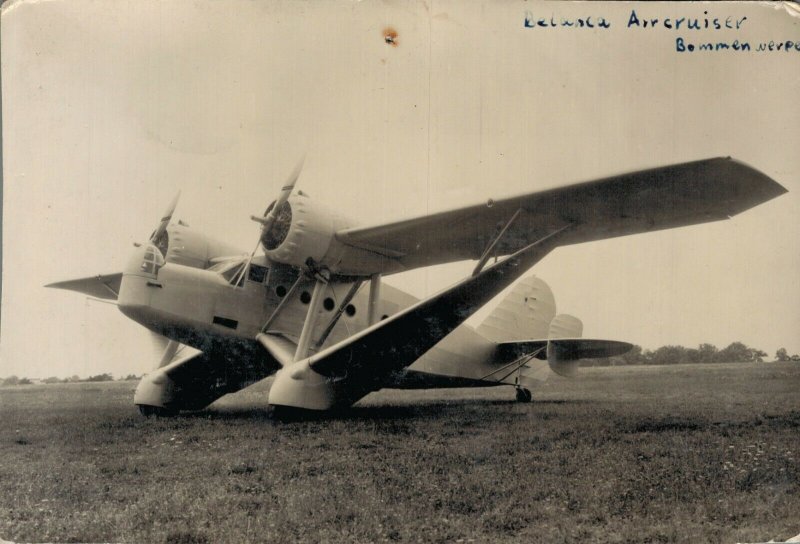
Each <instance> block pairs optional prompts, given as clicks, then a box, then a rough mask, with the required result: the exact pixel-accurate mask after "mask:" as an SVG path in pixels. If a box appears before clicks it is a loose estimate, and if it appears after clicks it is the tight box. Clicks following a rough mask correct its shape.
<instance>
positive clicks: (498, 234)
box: [472, 208, 522, 276]
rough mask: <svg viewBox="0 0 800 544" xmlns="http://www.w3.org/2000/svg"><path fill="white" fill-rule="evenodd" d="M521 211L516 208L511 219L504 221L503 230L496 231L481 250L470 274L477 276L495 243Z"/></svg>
mask: <svg viewBox="0 0 800 544" xmlns="http://www.w3.org/2000/svg"><path fill="white" fill-rule="evenodd" d="M521 211H522V208H517V211H516V212H514V215H512V216H511V219H509V220H508V222H507V223H506V226H505V227H503V230H501V231H500V232H499V233H497V236H495V237H494V240H492V241H491V242H490V243H489V245H488V246H487V247H486V249H485V250H484V252H483V255H481V258H480V259H479V260H478V264H476V265H475V269H474V270H473V271H472V275H473V276H477V275H478V274H480V272H481V270H483V267H484V265H485V264H486V261H488V260H489V257H491V256H492V251H494V248H495V247H496V246H497V243H498V242H499V241H500V240H501V239H502V238H503V235H504V234H505V233H506V231H507V230H508V228H509V227H510V226H511V224H512V223H513V222H514V220H515V219H516V218H517V217H518V216H519V214H520V212H521ZM495 260H497V259H495Z"/></svg>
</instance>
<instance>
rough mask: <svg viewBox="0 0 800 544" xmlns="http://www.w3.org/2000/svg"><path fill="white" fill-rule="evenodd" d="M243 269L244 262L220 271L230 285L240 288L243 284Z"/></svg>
mask: <svg viewBox="0 0 800 544" xmlns="http://www.w3.org/2000/svg"><path fill="white" fill-rule="evenodd" d="M243 267H244V262H238V263H234V264H233V265H231V267H230V268H227V269H225V270H223V271H222V277H223V278H225V280H226V281H227V282H228V283H230V284H231V285H235V286H236V287H241V286H242V285H243V284H244V274H242V268H243Z"/></svg>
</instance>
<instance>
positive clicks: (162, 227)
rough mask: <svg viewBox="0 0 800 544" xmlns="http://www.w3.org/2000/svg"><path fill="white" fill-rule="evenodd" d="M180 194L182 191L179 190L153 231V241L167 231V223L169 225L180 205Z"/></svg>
mask: <svg viewBox="0 0 800 544" xmlns="http://www.w3.org/2000/svg"><path fill="white" fill-rule="evenodd" d="M180 196H181V192H180V191H178V194H176V195H175V198H173V199H172V202H171V203H170V205H169V207H168V208H167V211H165V212H164V215H163V216H162V217H161V222H160V223H159V224H158V227H157V228H156V230H154V231H153V234H151V235H150V241H151V242H155V241H156V240H158V239H159V238H160V237H161V236H163V235H164V233H165V232H166V231H167V225H169V222H170V221H171V220H172V214H173V213H175V208H176V207H177V206H178V199H179V198H180Z"/></svg>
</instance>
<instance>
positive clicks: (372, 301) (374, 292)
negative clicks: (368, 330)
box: [367, 274, 381, 325]
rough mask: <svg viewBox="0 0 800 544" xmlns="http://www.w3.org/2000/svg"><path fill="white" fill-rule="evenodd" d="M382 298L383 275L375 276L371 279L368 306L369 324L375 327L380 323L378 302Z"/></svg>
mask: <svg viewBox="0 0 800 544" xmlns="http://www.w3.org/2000/svg"><path fill="white" fill-rule="evenodd" d="M380 298H381V275H380V274H373V275H372V276H370V278H369V304H368V305H367V324H368V325H374V324H375V322H376V321H378V319H377V316H378V301H379V300H380Z"/></svg>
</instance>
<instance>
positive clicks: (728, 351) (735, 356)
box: [715, 342, 767, 363]
mask: <svg viewBox="0 0 800 544" xmlns="http://www.w3.org/2000/svg"><path fill="white" fill-rule="evenodd" d="M766 355H767V354H766V353H764V352H763V351H761V350H760V349H755V348H749V347H747V346H746V345H744V344H743V343H741V342H733V343H732V344H730V345H729V346H728V347H726V348H724V349H721V350H720V351H719V352H717V355H716V357H715V360H717V361H719V362H721V363H753V362H756V361H762V360H763V357H764V356H766Z"/></svg>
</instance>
